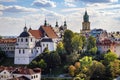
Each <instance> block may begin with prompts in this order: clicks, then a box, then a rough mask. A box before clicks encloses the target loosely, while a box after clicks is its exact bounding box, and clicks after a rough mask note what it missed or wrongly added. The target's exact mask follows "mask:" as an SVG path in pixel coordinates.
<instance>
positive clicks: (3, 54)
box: [0, 48, 6, 58]
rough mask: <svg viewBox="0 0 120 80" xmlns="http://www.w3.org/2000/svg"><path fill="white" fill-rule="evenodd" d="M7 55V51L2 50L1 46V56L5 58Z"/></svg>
mask: <svg viewBox="0 0 120 80" xmlns="http://www.w3.org/2000/svg"><path fill="white" fill-rule="evenodd" d="M5 57H6V55H5V52H4V51H2V49H1V48H0V58H5Z"/></svg>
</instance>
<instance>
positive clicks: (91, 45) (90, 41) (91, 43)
mask: <svg viewBox="0 0 120 80" xmlns="http://www.w3.org/2000/svg"><path fill="white" fill-rule="evenodd" d="M87 41H88V43H87V50H88V51H89V50H90V49H91V48H94V47H96V39H95V38H94V37H92V36H90V37H89V38H88V39H87Z"/></svg>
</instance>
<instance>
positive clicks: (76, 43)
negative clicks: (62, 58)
mask: <svg viewBox="0 0 120 80" xmlns="http://www.w3.org/2000/svg"><path fill="white" fill-rule="evenodd" d="M82 46H83V42H82V38H81V36H79V35H74V37H73V38H72V48H73V53H74V52H79V51H80V50H82Z"/></svg>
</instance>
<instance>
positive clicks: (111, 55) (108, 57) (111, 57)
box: [104, 51, 118, 65]
mask: <svg viewBox="0 0 120 80" xmlns="http://www.w3.org/2000/svg"><path fill="white" fill-rule="evenodd" d="M117 58H118V56H117V54H116V53H114V52H111V51H110V52H107V53H106V54H105V55H104V63H105V65H108V64H109V63H110V62H112V61H115V60H116V59H117Z"/></svg>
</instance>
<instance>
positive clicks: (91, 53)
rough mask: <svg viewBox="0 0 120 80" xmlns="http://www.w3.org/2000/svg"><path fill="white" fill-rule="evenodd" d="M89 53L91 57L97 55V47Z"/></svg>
mask: <svg viewBox="0 0 120 80" xmlns="http://www.w3.org/2000/svg"><path fill="white" fill-rule="evenodd" d="M89 53H90V55H93V56H94V55H96V53H97V47H93V48H91V49H90V50H89Z"/></svg>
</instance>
